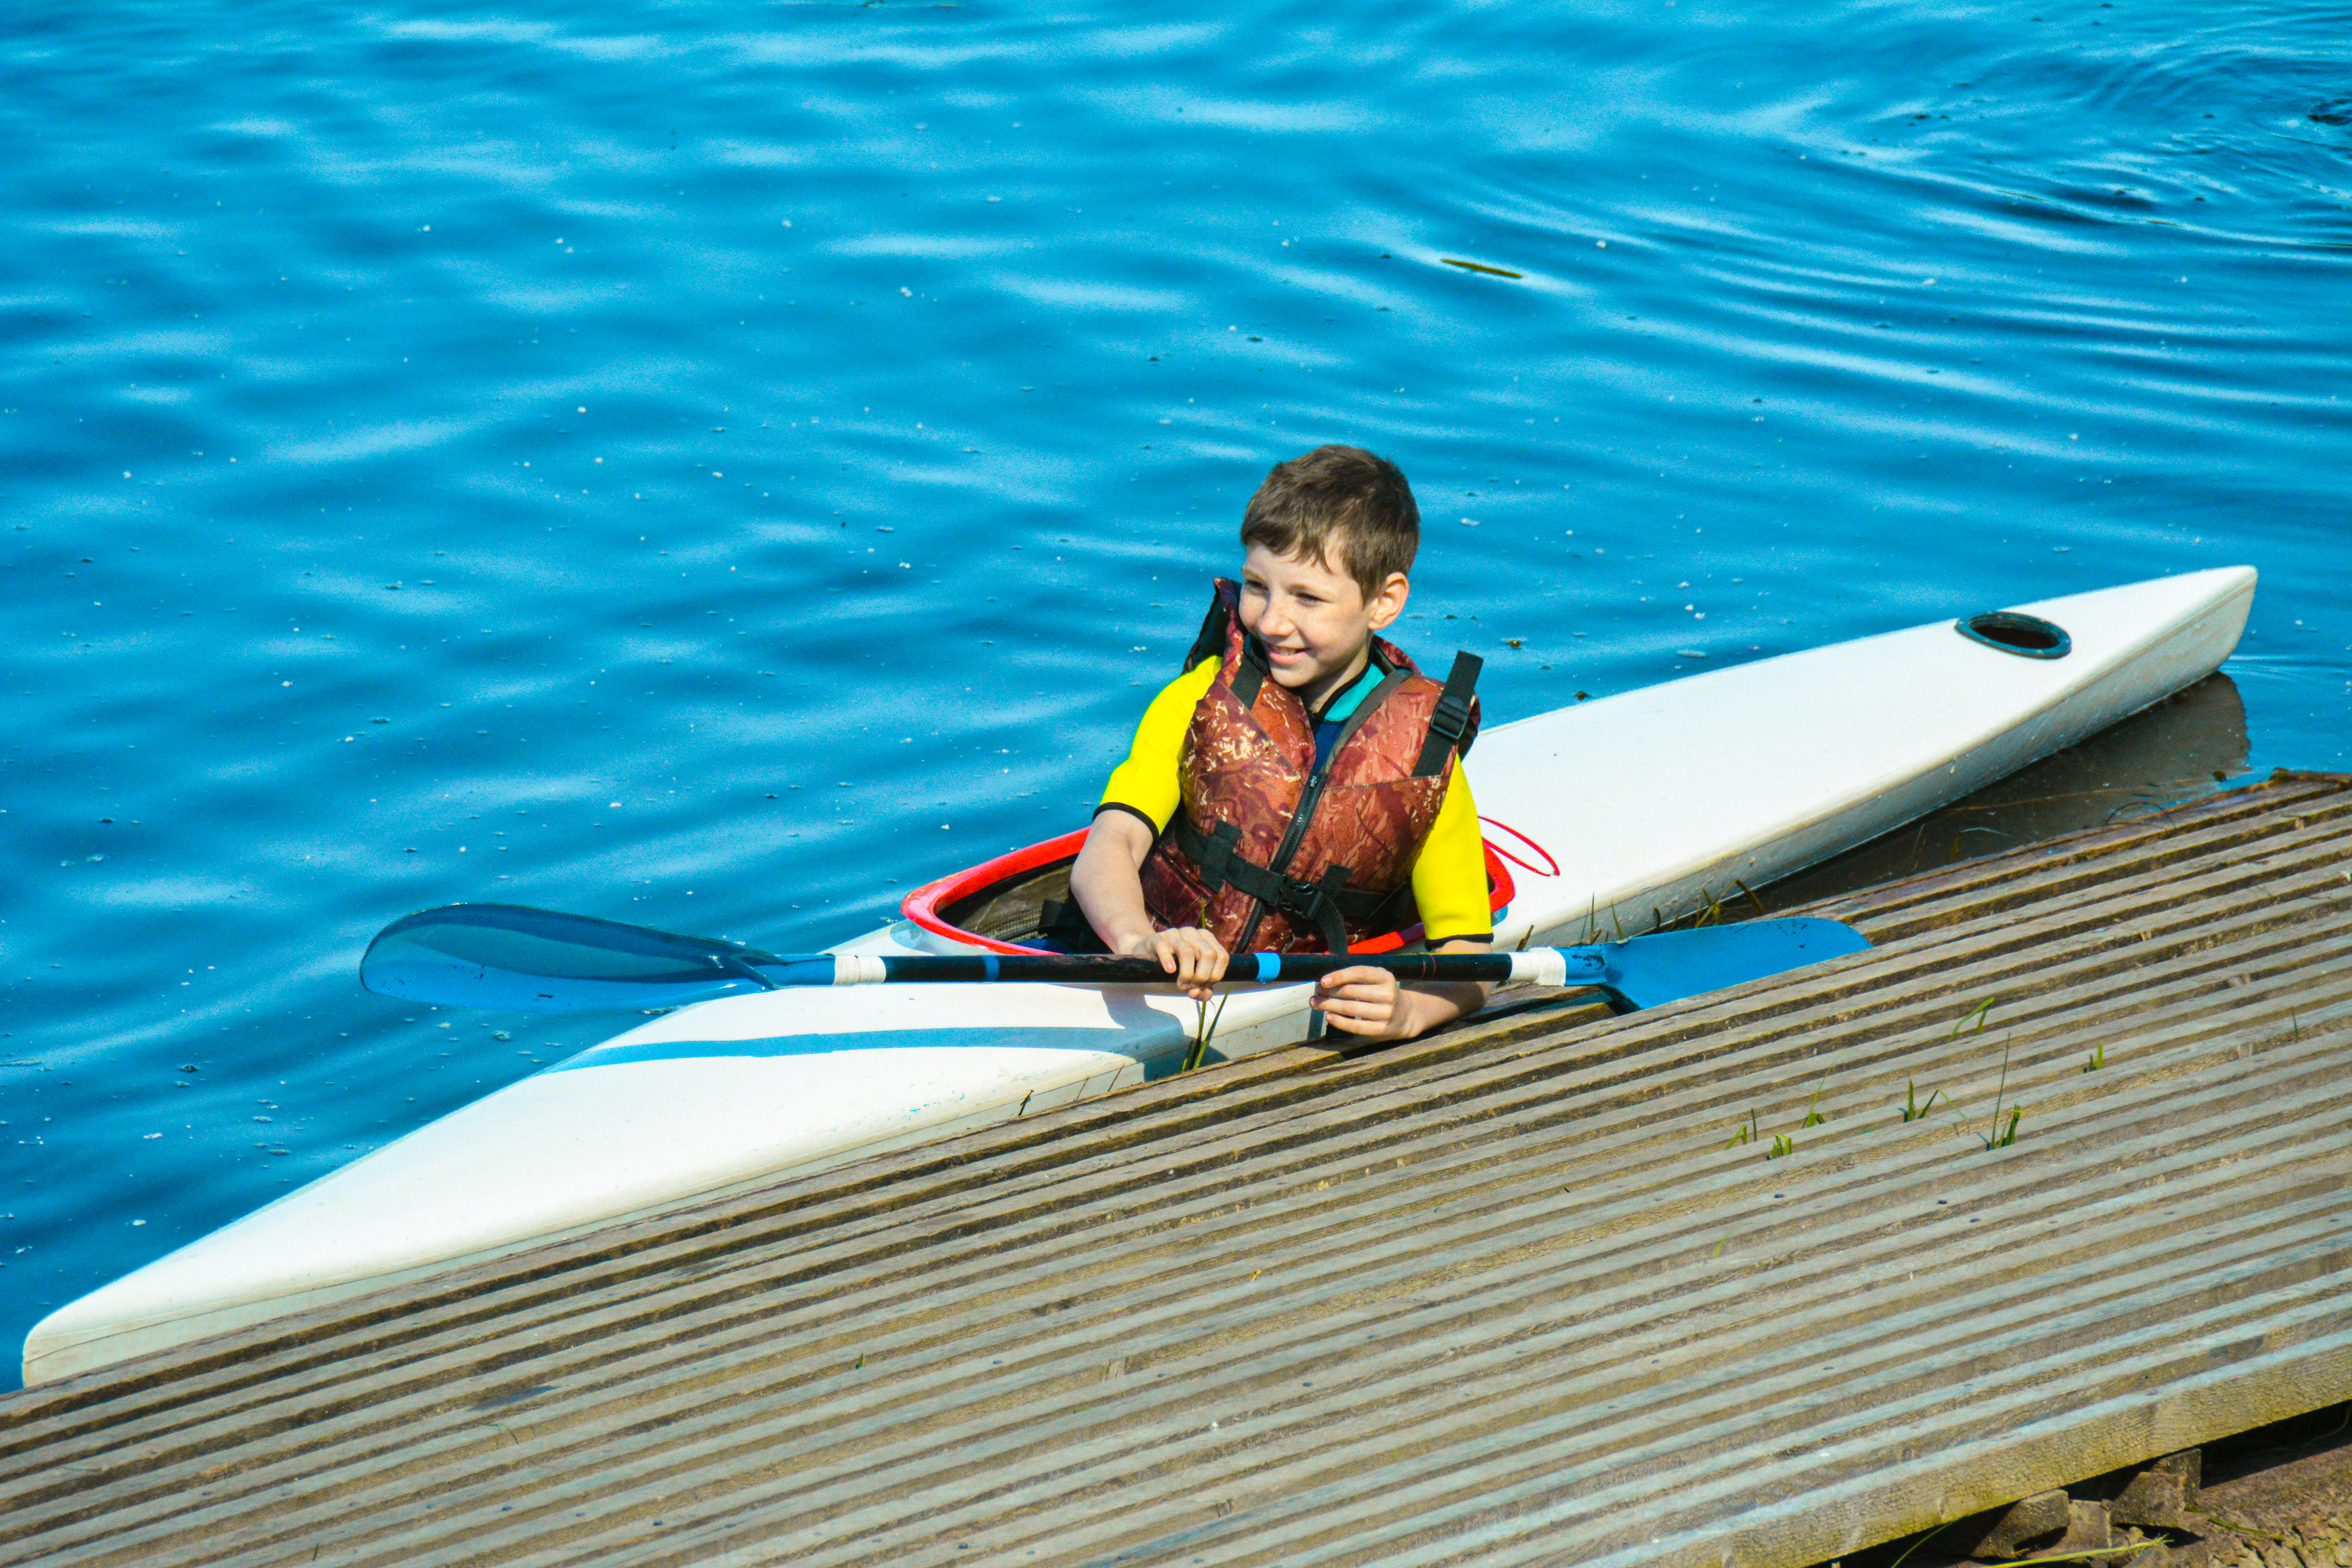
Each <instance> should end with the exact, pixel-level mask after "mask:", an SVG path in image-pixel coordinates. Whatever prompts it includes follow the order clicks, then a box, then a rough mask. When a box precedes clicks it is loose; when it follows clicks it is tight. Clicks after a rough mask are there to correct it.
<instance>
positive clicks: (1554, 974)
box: [1511, 947, 1607, 985]
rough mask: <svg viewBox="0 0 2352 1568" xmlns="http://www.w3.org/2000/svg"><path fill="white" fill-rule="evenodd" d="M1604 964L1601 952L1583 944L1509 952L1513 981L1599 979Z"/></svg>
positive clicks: (1542, 982)
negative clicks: (1574, 946)
mask: <svg viewBox="0 0 2352 1568" xmlns="http://www.w3.org/2000/svg"><path fill="white" fill-rule="evenodd" d="M1606 968H1607V964H1606V963H1605V962H1604V961H1603V960H1602V958H1601V955H1600V954H1599V953H1597V952H1591V950H1590V949H1584V948H1566V949H1563V948H1557V947H1531V948H1528V950H1527V951H1526V952H1515V953H1513V954H1511V981H1512V984H1534V985H1566V984H1569V982H1570V978H1571V977H1573V978H1574V979H1575V980H1577V981H1579V982H1585V981H1592V980H1598V979H1600V978H1601V974H1602V973H1603V971H1604V970H1605V969H1606Z"/></svg>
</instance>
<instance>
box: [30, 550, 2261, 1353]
mask: <svg viewBox="0 0 2352 1568" xmlns="http://www.w3.org/2000/svg"><path fill="white" fill-rule="evenodd" d="M2254 586H2255V576H2254V574H2253V572H2252V570H2251V569H2249V568H2242V567H2237V568H2223V569H2220V570H2216V571H2210V572H2203V573H2197V574H2189V575H2188V576H2182V577H2172V578H2164V579H2159V580H2157V581H2155V582H2151V583H2142V584H2129V585H2126V586H2124V587H2119V588H2112V589H2106V590H2103V591H2100V592H2097V593H2093V594H2084V595H2071V596H2069V597H2066V598H2063V599H2054V600H2049V601H2045V602H2042V603H2040V604H2036V605H2021V606H2016V611H2017V612H2018V613H2020V614H2022V615H2026V616H2033V617H2038V618H2040V619H2042V620H2045V621H2048V622H2051V623H2054V624H2055V625H2056V626H2059V627H2063V630H2064V633H2065V634H2066V637H2067V639H2068V642H2069V645H2070V646H2069V647H2067V648H2066V651H2065V652H2064V655H2063V657H2062V658H2047V657H2038V656H2036V655H2034V654H2033V653H2032V652H2030V651H2029V652H2023V653H2021V652H2018V651H2013V650H2011V649H2006V648H2003V647H1997V646H1991V645H1988V644H1985V643H1982V642H1979V641H1977V640H1973V639H1971V638H1969V637H1964V636H1962V635H1959V633H1958V630H1957V628H1956V626H1955V625H1954V623H1951V622H1938V623H1935V624H1932V625H1929V626H1916V627H1912V628H1910V629H1908V630H1905V631H1898V632H1892V633H1887V634H1885V635H1884V636H1880V637H1867V638H1863V639H1860V640H1858V641H1855V642H1850V643H1844V644H1839V645H1835V646H1833V647H1823V648H1815V649H1810V650H1807V651H1805V652H1801V653H1795V654H1789V655H1785V656H1782V657H1780V658H1770V659H1759V660H1757V661H1755V662H1753V663H1750V664H1747V665H1740V666H1735V667H1733V668H1727V669H1721V670H1712V671H1708V672H1706V673H1705V674H1703V675H1698V676H1694V677H1689V678H1686V679H1681V680H1676V681H1673V682H1670V683H1667V684H1665V685H1662V686H1657V687H1653V688H1648V689H1643V690H1639V691H1633V692H1628V693H1625V694H1623V695H1621V696H1617V697H1612V698H1607V699H1603V700H1598V701H1592V702H1588V703H1583V704H1580V705H1578V706H1575V707H1571V708H1566V709H1560V710H1555V711H1552V712H1549V713H1544V714H1539V715H1538V716H1536V717H1533V718H1530V719H1526V720H1522V721H1517V722H1515V723H1510V724H1506V725H1501V726H1498V727H1496V728H1495V729H1492V730H1489V731H1486V733H1484V734H1483V735H1482V736H1481V737H1480V738H1479V741H1478V744H1477V747H1476V750H1475V752H1474V754H1473V757H1472V759H1471V761H1470V763H1469V764H1468V766H1469V770H1470V774H1471V779H1472V783H1473V784H1474V785H1475V790H1476V794H1477V798H1478V802H1479V807H1480V810H1481V812H1482V814H1483V815H1484V816H1486V818H1487V821H1488V825H1489V829H1490V831H1489V835H1488V837H1489V843H1490V847H1492V848H1493V849H1494V850H1495V851H1496V852H1497V853H1499V854H1501V855H1502V856H1504V857H1505V858H1507V859H1509V860H1510V861H1511V862H1512V863H1513V867H1514V877H1515V883H1514V885H1513V887H1512V895H1513V897H1512V901H1511V903H1510V904H1509V906H1508V907H1507V909H1505V910H1502V911H1500V912H1499V913H1498V917H1497V922H1496V941H1497V943H1498V944H1499V945H1503V946H1511V947H1516V946H1518V945H1520V944H1521V943H1522V942H1527V943H1530V944H1534V945H1557V944H1565V943H1574V942H1581V941H1585V940H1588V939H1591V938H1594V937H1601V938H1606V937H1612V936H1614V935H1615V934H1617V932H1618V931H1620V930H1622V931H1625V932H1626V933H1629V934H1631V933H1633V932H1636V931H1649V930H1652V929H1654V927H1655V926H1657V925H1658V924H1660V923H1663V922H1666V921H1673V920H1675V919H1678V918H1680V917H1683V916H1685V915H1687V914H1690V913H1692V912H1694V911H1695V910H1700V909H1703V908H1705V907H1706V905H1707V904H1708V903H1709V902H1710V901H1717V900H1730V899H1733V898H1736V897H1738V895H1739V892H1740V889H1742V888H1743V887H1745V888H1751V889H1760V888H1762V887H1763V886H1764V885H1766V884H1767V883H1769V882H1771V881H1774V880H1777V879H1780V878H1782V877H1785V876H1788V875H1790V873H1793V872H1795V871H1798V870H1801V869H1803V868H1805V867H1807V866H1810V865H1812V864H1815V863H1816V862H1818V861H1821V860H1823V859H1826V858H1830V857H1832V856H1834V855H1837V854H1840V853H1842V852H1843V851H1845V850H1847V849H1850V848H1853V847H1855V846H1856V845H1859V844H1861V843H1863V842H1864V841H1866V840H1868V839H1870V838H1873V837H1876V836H1877V835H1879V834H1881V833H1884V832H1886V831H1888V830H1889V829H1891V828H1894V827H1896V826H1901V825H1902V824H1903V823H1906V822H1908V821H1910V820H1912V819H1913V818H1915V817H1917V816H1924V815H1926V814H1927V812H1930V811H1932V810H1934V809H1936V808H1937V806H1939V805H1945V804H1947V803H1948V802H1949V801H1952V800H1954V799H1957V798H1958V797H1959V796H1961V795H1967V794H1969V793H1970V792H1972V791H1974V790H1977V789H1979V788H1981V787H1983V786H1984V785H1986V784H1991V783H1993V782H1994V781H1996V780H1998V779H2000V778H2001V777H2004V776H2006V775H2007V774H2009V773H2013V772H2015V771H2016V770H2017V769H2019V768H2021V767H2023V766H2025V765H2026V764H2027V763H2032V762H2033V761H2035V760H2037V759H2039V758H2041V757H2043V756H2046V755H2048V754H2050V753H2051V752H2055V751H2059V750H2062V749H2063V748H2065V747H2067V746H2070V745H2073V744H2074V743H2075V742H2079V741H2082V740H2084V739H2085V738H2087V737H2088V736H2090V735H2092V734H2094V733H2095V732H2097V731H2100V730H2102V729H2105V727H2106V726H2108V725H2109V724H2112V723H2114V722H2115V721H2117V720H2119V719H2122V718H2124V717H2126V715H2128V714H2130V713H2133V712H2136V711H2137V710H2139V709H2142V708H2145V707H2147V706H2148V705H2149V704H2150V703H2153V702H2157V701H2160V700H2163V699H2164V698H2166V697H2168V696H2169V695H2171V694H2172V693H2173V692H2175V691H2178V690H2179V689H2182V688H2184V687H2187V686H2189V685H2190V684H2192V683H2193V682H2195V681H2197V680H2200V679H2203V678H2204V677H2205V676H2206V675H2208V674H2210V673H2211V672H2212V671H2213V670H2214V669H2215V668H2218V667H2219V666H2220V665H2221V662H2222V660H2223V659H2225V658H2227V657H2228V656H2229V654H2230V652H2231V649H2232V648H2234V647H2236V645H2237V641H2238V638H2239V637H2240V635H2241V634H2242V631H2243V628H2244V625H2245V619H2246V615H2247V612H2248V610H2249V609H2250V607H2251V605H2252V595H2253V591H2254ZM971 950H972V945H971V944H966V943H962V942H959V941H958V940H957V939H956V938H955V937H953V936H952V935H949V934H943V933H942V932H941V931H940V930H937V929H930V930H927V929H924V928H923V927H922V926H919V925H917V924H915V923H913V922H911V921H900V922H898V924H896V925H894V926H892V927H890V928H889V929H887V930H886V931H879V932H876V933H872V934H870V935H867V936H865V937H861V938H858V939H856V940H855V941H853V942H846V943H843V944H841V945H840V946H839V947H837V948H835V949H834V950H833V951H835V952H954V951H971ZM1308 992H1309V988H1308V987H1307V986H1304V985H1289V986H1275V987H1266V988H1262V989H1259V988H1249V989H1240V990H1236V991H1234V993H1232V994H1230V995H1229V996H1228V997H1227V998H1226V999H1225V1000H1224V1002H1223V1013H1222V1016H1220V1018H1219V1020H1218V1023H1217V1026H1216V1030H1215V1034H1214V1036H1213V1050H1212V1052H1211V1056H1212V1058H1226V1059H1231V1058H1239V1057H1244V1056H1248V1055H1251V1054H1254V1053H1255V1052H1258V1051H1263V1050H1267V1049H1272V1048H1276V1047H1282V1046H1286V1045H1290V1044H1294V1043H1297V1042H1298V1041H1300V1040H1301V1039H1304V1038H1307V1037H1309V1035H1310V1032H1311V1030H1310V1025H1311V1024H1312V1023H1313V1022H1315V1021H1317V1020H1316V1019H1315V1016H1314V1015H1313V1014H1311V1013H1310V1012H1308V1011H1307V1006H1306V1003H1307V995H1308ZM1199 1021H1200V1017H1199V1012H1198V1010H1197V1009H1196V1008H1195V1007H1194V1005H1192V1003H1190V1002H1189V1001H1187V1000H1185V999H1184V998H1183V997H1181V995H1179V994H1175V993H1174V992H1173V991H1172V990H1168V989H1164V988H1160V987H1119V988H1109V989H1095V988H1088V987H1082V986H1064V985H1035V984H1020V985H995V986H988V985H940V986H925V987H891V986H881V987H863V986H861V987H855V988H845V989H836V990H794V991H783V992H771V993H764V994H753V995H747V996H730V997H724V998H720V999H719V1000H716V1001H711V1002H705V1003H700V1004H698V1005H693V1006H689V1007H684V1008H680V1009H678V1010H677V1012H674V1013H671V1014H667V1015H666V1016H661V1017H657V1018H654V1019H651V1020H648V1021H647V1022H646V1023H645V1024H643V1025H642V1026H638V1027H636V1028H633V1029H631V1030H629V1031H628V1032H626V1033H625V1034H623V1035H620V1036H618V1037H614V1039H612V1040H608V1041H606V1042H605V1043H604V1044H603V1045H600V1046H597V1047H593V1048H592V1049H590V1050H588V1051H585V1052H583V1053H581V1054H580V1055H579V1056H576V1057H573V1058H570V1059H568V1060H566V1061H563V1062H561V1063H558V1064H555V1065H554V1066H552V1067H550V1068H545V1069H542V1070H541V1071H540V1072H538V1073H535V1074H533V1075H532V1076H530V1077H529V1078H526V1079H522V1080H520V1082H518V1083H515V1084H511V1085H509V1086H508V1087H507V1088H505V1089H500V1090H499V1091H498V1092H496V1093H494V1094H491V1095H488V1096H487V1097H485V1098H484V1099H482V1100H478V1101H476V1102H474V1103H473V1104H471V1105H468V1106H467V1107H465V1108H463V1109H461V1110H457V1111H455V1112H453V1113H452V1114H450V1115H448V1116H446V1117H443V1118H441V1119H440V1120H439V1121H435V1122H433V1123H432V1124H430V1125H428V1126H426V1127H424V1128H420V1129H418V1130H417V1131H415V1132H412V1133H410V1134H408V1135H407V1136H405V1137H404V1138H401V1139H399V1140H397V1141H395V1142H393V1143H390V1144H387V1145H386V1146H385V1147H383V1148H382V1149H380V1150H377V1151H375V1152H373V1153H371V1154H369V1155H367V1156H365V1157H363V1158H362V1159H360V1160H358V1161H356V1162H354V1163H352V1164H351V1165H348V1166H345V1167H344V1168H342V1169H341V1170H339V1171H336V1172H333V1173H330V1174H329V1175H327V1176H324V1177H322V1178H320V1180H318V1181H316V1182H313V1183H311V1184H310V1185H308V1186H306V1187H304V1188H302V1189H300V1190H299V1191H297V1192H295V1193H292V1194H289V1195H287V1196H286V1197H283V1198H281V1199H279V1200H278V1202H276V1203H274V1204H272V1205H268V1207H266V1208H263V1209H261V1210H258V1211H257V1212H256V1213H254V1214H252V1215H247V1216H246V1217H245V1218H243V1219H240V1220H238V1221H236V1222H235V1223H234V1224H231V1225H229V1226H224V1227H223V1228H221V1229H220V1230H218V1231H215V1232H214V1233H212V1234H211V1235H209V1236H206V1237H201V1238H199V1239H198V1240H196V1241H194V1242H193V1243H191V1244H189V1245H188V1246H186V1247H182V1248H180V1249H179V1250H178V1251H176V1252H174V1253H172V1254H170V1255H168V1256H167V1257H164V1258H159V1259H157V1260H156V1261H155V1262H153V1263H151V1264H149V1265H147V1266H145V1267H144V1268H140V1269H138V1270H136V1271H134V1272H133V1273H131V1274H130V1275H127V1276H125V1277H124V1278H123V1279H119V1280H117V1281H115V1282H113V1283H112V1284H110V1285H108V1286H105V1287H104V1288H102V1289H99V1290H96V1291H93V1292H92V1293H90V1294H89V1295H88V1296H85V1297H82V1298H81V1299H80V1300H76V1301H73V1302H70V1303H68V1305H66V1306H65V1307H63V1308H61V1309H59V1310H58V1311H57V1312H55V1313H52V1314H51V1315H50V1316H49V1317H47V1318H46V1319H44V1320H43V1321H41V1322H40V1323H39V1324H37V1325H36V1327H35V1328H34V1330H33V1331H32V1333H31V1335H30V1336H29V1337H28V1339H27V1341H26V1351H25V1377H26V1382H27V1383H31V1382H36V1381H43V1380H48V1379H54V1378H58V1377H62V1376H67V1375H70V1374H73V1373H80V1372H86V1371H89V1370H91V1369H94V1368H97V1367H101V1366H104V1365H107V1364H109V1363H113V1362H117V1361H121V1360H124V1359H127V1358H129V1357H131V1356H134V1355H140V1354H143V1353H147V1352H152V1351H157V1350H161V1349H164V1348H167V1347H169V1346H173V1345H178V1344H184V1343H186V1342H190V1341H193V1340H196V1339H201V1338H205V1337H207V1336H209V1335H212V1334H215V1333H219V1332H223V1331H228V1330H232V1329H236V1328H239V1327H243V1326H245V1325H247V1324H250V1323H253V1322H257V1321H265V1320H267V1319H269V1318H274V1317H278V1316H282V1315H284V1314H286V1313H289V1312H292V1311H297V1310H303V1309H305V1308H308V1307H314V1306H320V1305H325V1304H328V1303H330V1302H332V1301H336V1300H342V1299H345V1298H348V1297H351V1296H353V1295H357V1294H360V1293H362V1292H365V1291H369V1290H374V1289H383V1288H385V1287H387V1286H391V1285H394V1284H398V1283H401V1282H403V1281H404V1280H407V1279H415V1278H419V1277H421V1276H423V1275H425V1274H426V1273H430V1272H433V1271H435V1270H437V1269H441V1268H447V1267H450V1266H451V1265H453V1264H457V1263H463V1262H470V1261H480V1260H485V1259H488V1258H495V1257H497V1256H499V1255H500V1254H502V1253H505V1252H510V1251H513V1250H516V1249H519V1248H520V1247H528V1246H532V1245H536V1244H538V1243H541V1242H543V1241H546V1240H550V1239H552V1238H555V1237H561V1236H565V1235H569V1234H573V1233H576V1232H578V1231H581V1230H583V1229H588V1228H593V1227H594V1226H600V1225H609V1224H610V1223H612V1222H613V1221H614V1220H615V1219H618V1218H622V1217H625V1216H627V1215H631V1214H634V1213H637V1212H641V1211H645V1210H648V1209H652V1208H656V1207H658V1206H661V1205H668V1204H674V1203H676V1202H677V1201H679V1200H681V1199H687V1198H692V1197H696V1196H705V1195H716V1194H722V1193H725V1192H727V1191H729V1190H730V1189H734V1188H739V1187H742V1186H746V1185H751V1184H761V1183H767V1182H772V1181H774V1180H776V1179H778V1178H779V1177H782V1176H786V1175H791V1174H795V1173H810V1172H814V1171H817V1170H821V1169H824V1168H825V1167H827V1166H829V1165H833V1164H837V1163H842V1162H845V1161H847V1160H851V1159H856V1158H860V1157H863V1156H866V1155H869V1154H872V1153H876V1152H882V1151H885V1150H888V1149H893V1148H899V1147H905V1146H907V1145H908V1144H912V1143H915V1142H923V1141H926V1140H929V1139H932V1138H937V1137H940V1136H944V1135H947V1134H950V1133H952V1132H956V1131H965V1130H969V1129H972V1128H977V1127H982V1126H987V1125H991V1124H993V1123H996V1122H1000V1121H1006V1120H1009V1119H1013V1118H1015V1117H1019V1116H1022V1115H1033V1114H1035V1113H1037V1112H1039V1111H1042V1110H1051V1109H1055V1108H1056V1107H1059V1106H1063V1105H1067V1104H1071V1103H1074V1102H1076V1101H1077V1100H1083V1099H1087V1098H1090V1097H1092V1096H1095V1095H1097V1094H1102V1093H1107V1092H1109V1091H1110V1090H1112V1089H1119V1088H1124V1087H1127V1086H1129V1085H1131V1084H1134V1083H1139V1082H1143V1081H1146V1080H1147V1079H1150V1078H1154V1077H1157V1076H1160V1075H1162V1074H1164V1073H1167V1072H1169V1071H1171V1070H1173V1069H1174V1068H1175V1067H1176V1065H1177V1063H1178V1062H1179V1061H1181V1058H1182V1057H1183V1055H1184V1053H1185V1051H1186V1050H1187V1048H1188V1047H1189V1046H1190V1044H1191V1041H1192V1035H1193V1032H1194V1030H1195V1028H1196V1027H1197V1026H1198V1024H1199Z"/></svg>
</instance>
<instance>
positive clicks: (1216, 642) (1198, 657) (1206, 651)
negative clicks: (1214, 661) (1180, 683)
mask: <svg viewBox="0 0 2352 1568" xmlns="http://www.w3.org/2000/svg"><path fill="white" fill-rule="evenodd" d="M1228 618H1229V612H1227V610H1226V609H1225V599H1224V595H1222V594H1211V595H1209V613H1208V615H1207V616H1205V617H1204V618H1203V619H1202V622H1201V635H1200V636H1199V637H1194V638H1193V639H1192V649H1191V651H1190V652H1188V653H1186V654H1185V655H1184V665H1183V669H1180V670H1178V671H1177V673H1178V674H1180V675H1181V674H1182V673H1183V671H1184V670H1185V669H1190V668H1192V667H1193V666H1194V665H1196V664H1198V663H1200V662H1201V661H1202V659H1204V658H1209V657H1211V656H1212V655H1214V654H1221V653H1223V652H1224V651H1225V635H1226V631H1225V628H1226V622H1227V620H1228Z"/></svg>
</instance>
